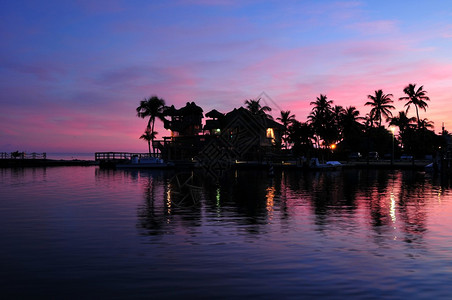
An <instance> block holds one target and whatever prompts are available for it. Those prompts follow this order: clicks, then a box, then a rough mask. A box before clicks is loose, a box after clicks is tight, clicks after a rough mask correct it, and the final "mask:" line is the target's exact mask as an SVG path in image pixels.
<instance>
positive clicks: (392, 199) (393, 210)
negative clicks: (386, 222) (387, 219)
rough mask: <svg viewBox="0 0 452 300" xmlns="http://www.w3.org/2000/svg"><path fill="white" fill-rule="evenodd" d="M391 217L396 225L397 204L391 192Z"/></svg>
mask: <svg viewBox="0 0 452 300" xmlns="http://www.w3.org/2000/svg"><path fill="white" fill-rule="evenodd" d="M389 215H390V216H391V220H392V223H394V224H395V222H396V221H397V217H396V202H395V196H394V193H392V192H391V206H390V208H389Z"/></svg>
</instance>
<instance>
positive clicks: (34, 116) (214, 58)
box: [0, 0, 452, 152]
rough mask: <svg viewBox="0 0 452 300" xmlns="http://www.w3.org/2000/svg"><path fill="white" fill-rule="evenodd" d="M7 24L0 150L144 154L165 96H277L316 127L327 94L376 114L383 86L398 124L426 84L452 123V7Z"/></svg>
mask: <svg viewBox="0 0 452 300" xmlns="http://www.w3.org/2000/svg"><path fill="white" fill-rule="evenodd" d="M0 19H1V21H0V37H1V39H2V47H1V48H0V79H1V80H0V88H1V90H2V93H1V95H0V102H1V106H2V109H1V111H0V128H1V129H0V151H14V150H21V151H48V152H50V151H110V150H111V151H114V150H116V151H145V150H146V144H145V143H143V141H140V140H138V137H139V136H140V135H141V134H142V131H143V130H144V127H145V125H146V122H145V121H144V120H140V119H139V118H137V117H136V116H135V108H136V106H137V105H138V103H139V101H140V100H141V99H143V98H145V97H149V96H151V95H154V94H156V95H158V96H159V97H162V98H164V99H165V100H166V103H167V104H168V105H172V104H174V105H175V106H176V107H181V106H183V105H184V104H185V103H186V102H187V101H195V102H196V103H197V104H198V105H200V106H201V107H203V109H204V111H205V112H207V111H209V110H211V109H213V108H216V109H217V110H219V111H223V112H226V111H228V110H231V109H232V108H234V107H239V106H241V105H243V102H244V100H246V99H251V98H255V97H257V96H258V95H260V94H261V93H262V92H266V94H268V95H269V96H270V97H271V99H272V100H273V101H274V102H275V103H277V105H278V106H279V107H281V108H282V109H283V110H291V111H292V113H295V115H296V117H297V119H298V120H300V121H305V120H306V116H307V115H308V114H309V111H310V106H309V103H310V102H311V101H313V100H315V97H317V96H318V95H319V94H321V93H322V94H326V95H327V96H328V98H330V99H333V100H334V103H335V104H338V105H342V106H350V105H354V106H356V107H357V108H358V109H359V110H360V112H361V114H362V115H365V114H366V113H367V112H368V111H369V107H364V103H365V102H366V101H367V95H368V94H372V93H373V92H374V90H377V89H383V91H384V92H385V93H392V94H393V95H394V100H395V103H394V104H395V106H396V107H397V110H396V111H394V114H396V113H397V111H399V110H401V109H403V103H402V102H400V101H398V100H397V99H398V98H399V97H401V96H403V93H402V90H403V88H404V87H405V86H406V85H407V84H408V83H416V84H418V85H424V88H425V89H426V90H427V91H428V93H429V94H428V95H429V96H430V97H431V101H430V102H429V108H428V110H427V112H422V115H421V116H422V117H426V118H429V119H430V120H432V121H434V122H435V129H436V131H439V130H440V128H441V123H442V122H445V124H446V128H447V127H448V126H452V120H451V119H452V118H451V117H452V107H450V106H449V102H450V100H451V98H452V96H451V91H450V90H451V83H452V55H451V54H450V49H452V3H450V2H449V1H428V2H427V1H410V2H406V1H228V0H222V1H221V0H220V1H207V0H205V1H201V0H199V1H196V0H193V1H5V0H2V1H0ZM268 104H269V105H270V106H272V107H273V108H274V111H273V114H274V115H275V116H276V115H277V114H278V113H279V111H278V109H277V107H276V106H275V105H274V104H273V103H272V102H268ZM449 120H451V121H449ZM158 131H159V134H160V135H161V136H162V135H166V134H167V133H166V131H165V130H164V129H163V128H161V127H159V128H158Z"/></svg>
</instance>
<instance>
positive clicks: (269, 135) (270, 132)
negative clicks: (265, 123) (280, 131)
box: [267, 128, 275, 139]
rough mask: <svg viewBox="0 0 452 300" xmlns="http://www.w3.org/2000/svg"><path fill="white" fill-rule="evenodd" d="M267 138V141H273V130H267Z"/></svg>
mask: <svg viewBox="0 0 452 300" xmlns="http://www.w3.org/2000/svg"><path fill="white" fill-rule="evenodd" d="M267 138H268V139H274V138H275V133H274V131H273V128H267Z"/></svg>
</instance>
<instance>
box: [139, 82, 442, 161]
mask: <svg viewBox="0 0 452 300" xmlns="http://www.w3.org/2000/svg"><path fill="white" fill-rule="evenodd" d="M403 92H404V94H405V96H403V97H400V98H399V100H400V101H405V102H406V103H405V108H406V109H405V110H404V111H400V112H398V114H396V115H395V116H394V115H393V113H392V112H393V110H394V109H395V107H394V106H393V105H392V104H393V103H394V100H393V95H392V94H385V93H384V92H383V91H382V90H381V89H380V90H376V91H375V92H374V94H371V95H368V96H367V100H368V101H367V102H365V106H369V107H370V111H369V113H368V114H366V115H365V116H361V114H360V112H359V110H357V109H356V107H354V106H348V107H345V108H344V107H342V106H340V105H335V104H334V100H331V99H328V97H327V96H326V95H323V94H320V96H319V97H317V98H316V100H315V101H312V102H311V103H310V105H312V110H311V113H310V114H309V115H308V117H307V120H306V121H305V122H300V121H298V120H297V119H296V118H295V115H293V114H291V111H290V110H287V111H281V112H280V116H279V117H277V118H276V120H277V121H279V122H280V123H281V124H282V125H283V126H284V130H283V132H282V144H281V145H280V149H279V150H280V151H283V152H290V153H291V155H294V156H307V157H309V156H312V155H318V154H319V153H316V152H322V151H323V152H325V153H328V152H331V147H332V145H334V146H335V147H336V149H335V155H337V156H339V158H340V156H343V157H345V156H346V155H347V154H349V153H351V152H361V153H367V152H369V151H376V152H379V153H381V154H387V153H389V154H390V153H391V152H392V151H391V150H392V147H393V146H392V145H393V142H394V143H395V145H394V147H395V150H396V154H401V153H406V154H410V155H415V156H416V157H419V158H420V157H423V156H424V155H426V154H434V153H435V152H436V151H437V150H438V149H439V148H440V147H442V146H443V139H442V138H441V136H438V135H436V134H435V133H434V131H433V122H431V121H429V120H428V119H427V118H424V119H422V118H421V117H420V113H419V111H420V110H424V111H426V110H427V108H428V104H427V101H430V99H429V97H428V96H427V91H425V90H424V87H423V86H419V87H417V86H416V84H408V85H407V86H406V87H405V88H404V89H403ZM244 104H245V108H246V109H248V110H249V111H250V112H251V113H253V114H255V115H260V116H267V117H268V118H272V117H271V116H270V115H269V114H268V113H269V112H270V111H271V108H270V107H268V106H262V105H261V103H260V99H257V100H245V102H244ZM413 106H414V108H415V112H416V116H415V117H409V116H408V112H409V110H410V108H412V107H413ZM168 109H170V108H169V107H167V106H165V101H164V100H163V99H161V98H158V97H157V96H152V97H150V98H148V99H144V100H142V101H141V102H140V105H139V106H138V107H137V109H136V111H137V116H138V117H140V118H149V119H148V123H147V126H146V129H145V132H144V134H143V135H142V136H141V137H140V138H141V139H143V140H145V141H147V142H148V146H149V152H151V143H152V141H153V140H154V139H155V137H156V134H157V132H155V131H154V125H155V121H156V119H160V120H162V121H163V120H164V117H165V112H167V111H168ZM385 122H386V123H387V127H385V126H384V125H383V124H384V123H385ZM395 128H397V129H398V130H397V132H398V134H397V135H396V136H393V134H394V133H393V132H394V129H395ZM391 129H392V130H391Z"/></svg>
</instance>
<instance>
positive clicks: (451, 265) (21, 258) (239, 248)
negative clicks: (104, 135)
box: [0, 167, 452, 299]
mask: <svg viewBox="0 0 452 300" xmlns="http://www.w3.org/2000/svg"><path fill="white" fill-rule="evenodd" d="M174 175H175V174H174V172H173V171H120V170H118V171H115V170H101V169H98V168H96V167H64V168H35V169H33V168H30V169H0V179H1V180H0V199H1V200H0V239H1V241H2V246H1V247H0V257H1V260H0V261H1V267H2V271H3V272H2V275H1V276H2V281H1V283H0V286H1V289H2V291H4V292H3V295H5V296H7V297H13V298H18V297H29V298H35V297H37V296H40V297H54V298H55V297H57V298H61V297H65V298H68V297H69V298H81V297H83V298H87V297H88V298H94V297H113V298H124V297H127V298H149V297H151V298H157V299H158V298H182V297H184V298H185V297H197V298H212V297H215V298H233V297H245V296H249V297H254V298H275V297H278V298H300V297H302V296H309V297H322V296H323V297H329V298H344V297H355V298H382V297H384V298H396V299H397V298H398V299H401V298H407V297H410V298H447V297H448V296H449V294H450V292H451V288H449V284H450V282H451V279H452V275H451V274H452V273H451V271H452V231H451V229H452V226H451V225H452V220H451V218H450V214H451V212H452V201H451V193H450V182H449V181H447V180H443V181H441V178H435V177H432V176H431V175H429V174H425V173H422V172H411V171H404V172H401V171H393V172H391V171H385V170H361V171H358V170H344V171H341V172H325V173H315V172H313V173H302V172H295V171H285V172H280V173H278V172H276V174H275V177H274V178H268V177H267V175H266V174H265V173H263V172H259V171H245V170H241V171H237V172H235V173H233V174H232V175H231V176H230V177H227V178H225V179H224V180H222V181H221V183H220V184H218V185H215V184H209V183H208V182H205V184H204V188H203V191H202V195H201V199H200V204H199V205H194V206H192V207H180V206H175V205H173V202H172V197H174V196H175V194H174V186H173V185H172V184H171V183H170V179H171V178H172V177H173V176H174Z"/></svg>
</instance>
